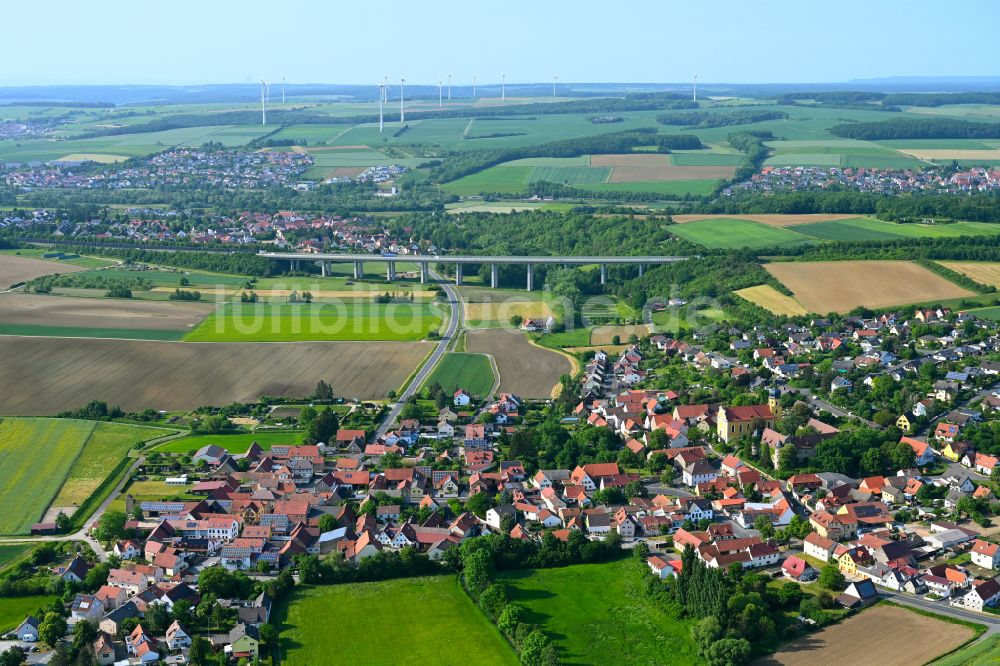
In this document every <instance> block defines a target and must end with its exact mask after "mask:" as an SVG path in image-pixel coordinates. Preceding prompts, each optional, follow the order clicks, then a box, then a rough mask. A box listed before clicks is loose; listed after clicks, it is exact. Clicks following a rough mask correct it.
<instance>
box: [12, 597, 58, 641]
mask: <svg viewBox="0 0 1000 666" xmlns="http://www.w3.org/2000/svg"><path fill="white" fill-rule="evenodd" d="M54 599H55V597H45V596H39V597H3V598H0V634H6V633H7V632H9V631H13V630H14V629H16V628H17V625H19V624H21V622H22V621H23V620H24V618H26V617H28V616H29V615H34V616H35V617H36V618H39V619H40V614H39V612H38V611H39V610H40V609H45V610H48V609H50V608H51V606H52V602H53V600H54Z"/></svg>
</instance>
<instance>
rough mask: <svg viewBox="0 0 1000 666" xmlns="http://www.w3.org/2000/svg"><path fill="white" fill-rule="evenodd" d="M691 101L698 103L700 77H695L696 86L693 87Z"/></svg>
mask: <svg viewBox="0 0 1000 666" xmlns="http://www.w3.org/2000/svg"><path fill="white" fill-rule="evenodd" d="M691 101H692V102H697V101H698V75H697V74H695V75H694V85H693V86H692V87H691Z"/></svg>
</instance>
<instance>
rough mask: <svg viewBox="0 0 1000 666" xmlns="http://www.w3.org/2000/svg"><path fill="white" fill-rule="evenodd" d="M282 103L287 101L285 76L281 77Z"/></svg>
mask: <svg viewBox="0 0 1000 666" xmlns="http://www.w3.org/2000/svg"><path fill="white" fill-rule="evenodd" d="M281 103H282V104H284V103H285V77H281Z"/></svg>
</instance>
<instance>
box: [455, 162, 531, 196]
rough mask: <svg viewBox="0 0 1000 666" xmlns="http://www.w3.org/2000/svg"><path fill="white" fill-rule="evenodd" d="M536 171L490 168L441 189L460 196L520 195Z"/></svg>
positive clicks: (524, 167)
mask: <svg viewBox="0 0 1000 666" xmlns="http://www.w3.org/2000/svg"><path fill="white" fill-rule="evenodd" d="M534 170H535V169H534V167H526V166H495V167H490V168H489V169H484V170H483V171H477V172H476V173H473V174H470V175H468V176H465V177H464V178H459V179H458V180H454V181H452V182H450V183H445V184H444V185H442V186H441V189H442V190H444V191H445V192H449V193H451V194H457V195H459V196H469V195H476V194H479V193H481V192H503V193H506V194H520V193H522V192H524V191H525V190H526V189H527V187H528V183H529V182H531V174H532V173H534Z"/></svg>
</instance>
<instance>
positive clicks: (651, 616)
mask: <svg viewBox="0 0 1000 666" xmlns="http://www.w3.org/2000/svg"><path fill="white" fill-rule="evenodd" d="M647 575H648V570H647V569H646V567H645V565H644V564H641V563H638V562H636V561H635V560H633V559H632V558H629V559H626V560H620V561H618V562H611V563H607V564H581V565H576V566H570V567H563V568H559V569H536V570H530V571H511V572H501V573H500V574H499V575H498V578H499V579H500V580H502V581H503V582H505V583H507V589H508V593H509V595H510V598H511V600H512V601H514V602H516V603H518V604H520V605H522V606H524V607H525V608H526V609H527V610H528V617H527V620H526V621H527V622H529V623H534V624H538V625H539V626H540V627H541V628H542V630H543V631H544V632H545V633H546V634H547V635H548V636H549V637H550V638H552V640H553V641H555V643H556V646H557V647H558V648H559V652H560V657H561V660H562V662H563V663H568V664H578V665H582V664H594V665H595V666H596V665H601V664H635V665H639V664H643V665H645V664H671V666H684V665H686V664H691V665H692V666H693V665H694V664H701V663H702V662H701V660H700V659H699V657H698V654H697V647H696V646H695V644H694V641H693V640H692V639H691V634H690V627H691V623H690V622H688V621H683V620H677V619H675V618H673V617H671V616H669V615H667V614H666V613H664V612H663V611H662V610H661V609H660V608H658V607H657V606H656V604H655V603H654V602H653V601H652V600H650V598H649V597H648V596H647V595H646V590H645V588H646V578H647Z"/></svg>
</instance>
